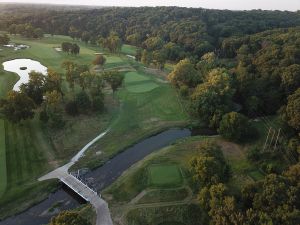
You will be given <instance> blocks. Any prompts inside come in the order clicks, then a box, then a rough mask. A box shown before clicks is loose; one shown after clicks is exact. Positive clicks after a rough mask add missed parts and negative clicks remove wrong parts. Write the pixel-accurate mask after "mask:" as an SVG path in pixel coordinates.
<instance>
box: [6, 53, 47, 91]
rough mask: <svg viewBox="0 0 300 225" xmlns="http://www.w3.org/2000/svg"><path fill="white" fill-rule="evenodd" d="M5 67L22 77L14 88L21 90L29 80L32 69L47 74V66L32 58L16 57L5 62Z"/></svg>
mask: <svg viewBox="0 0 300 225" xmlns="http://www.w3.org/2000/svg"><path fill="white" fill-rule="evenodd" d="M3 69H4V70H5V71H8V72H13V73H16V74H18V75H19V77H20V79H19V80H18V82H17V83H16V84H15V85H14V88H13V90H14V91H19V90H20V86H21V85H22V84H26V83H27V82H28V81H29V73H30V72H31V71H35V72H39V73H42V74H44V75H46V74H47V67H45V66H43V65H42V64H41V63H40V62H38V61H34V60H32V59H14V60H10V61H6V62H4V63H3Z"/></svg>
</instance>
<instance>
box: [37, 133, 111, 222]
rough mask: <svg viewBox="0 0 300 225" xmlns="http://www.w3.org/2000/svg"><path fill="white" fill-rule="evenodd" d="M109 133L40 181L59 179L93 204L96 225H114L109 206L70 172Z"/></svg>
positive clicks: (85, 147)
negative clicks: (90, 148) (89, 149)
mask: <svg viewBox="0 0 300 225" xmlns="http://www.w3.org/2000/svg"><path fill="white" fill-rule="evenodd" d="M108 131H109V129H108V130H106V131H105V132H103V133H101V134H100V135H98V136H97V137H96V138H94V139H93V140H92V141H90V142H89V143H88V144H87V145H86V146H84V147H83V148H82V149H81V150H80V151H79V152H78V153H77V154H76V155H75V156H74V157H73V158H72V159H71V161H70V162H69V163H67V164H66V165H64V166H62V167H59V168H57V169H56V170H53V171H52V172H50V173H48V174H46V175H45V176H42V177H40V178H39V179H38V180H39V181H44V180H49V179H59V180H60V181H61V182H63V183H64V184H65V185H67V186H68V187H69V188H71V189H72V190H73V191H74V192H76V193H77V194H78V195H79V196H81V197H82V198H83V199H85V200H86V201H87V202H89V203H91V204H92V206H93V207H94V208H95V210H96V213H97V221H96V225H113V223H112V219H111V216H110V211H109V208H108V204H107V203H106V202H105V201H104V200H103V199H102V198H101V197H100V196H99V195H98V194H97V192H96V191H94V190H92V189H91V188H90V187H88V186H87V185H86V184H84V183H83V182H82V181H80V180H79V179H78V178H76V177H74V176H73V175H71V174H70V173H69V172H68V170H69V168H70V167H71V166H73V165H74V164H75V163H76V162H77V161H78V160H79V159H80V158H81V157H82V156H83V155H84V153H85V152H86V151H87V150H88V148H89V147H91V146H92V145H93V144H94V143H96V142H97V141H98V140H99V139H101V138H102V137H103V136H104V135H105V134H106V133H107V132H108Z"/></svg>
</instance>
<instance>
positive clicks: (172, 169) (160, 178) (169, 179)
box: [148, 164, 183, 187]
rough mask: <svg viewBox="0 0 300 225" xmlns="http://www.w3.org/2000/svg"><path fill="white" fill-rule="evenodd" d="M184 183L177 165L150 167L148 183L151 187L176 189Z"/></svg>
mask: <svg viewBox="0 0 300 225" xmlns="http://www.w3.org/2000/svg"><path fill="white" fill-rule="evenodd" d="M182 181H183V178H182V175H181V172H180V169H179V168H178V166H177V165H164V164H157V165H151V166H149V167H148V182H149V185H150V186H156V187H166V186H168V187H174V186H178V185H181V184H182Z"/></svg>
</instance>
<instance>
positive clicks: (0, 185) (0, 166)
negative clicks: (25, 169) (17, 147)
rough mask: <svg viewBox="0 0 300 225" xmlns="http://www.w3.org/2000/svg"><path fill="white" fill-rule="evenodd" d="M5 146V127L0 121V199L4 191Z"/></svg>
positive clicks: (5, 181) (5, 178)
mask: <svg viewBox="0 0 300 225" xmlns="http://www.w3.org/2000/svg"><path fill="white" fill-rule="evenodd" d="M6 176H7V174H6V144H5V126H4V121H3V120H0V197H1V196H2V195H3V193H4V192H5V190H6V185H7V177H6Z"/></svg>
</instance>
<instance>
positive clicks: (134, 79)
mask: <svg viewBox="0 0 300 225" xmlns="http://www.w3.org/2000/svg"><path fill="white" fill-rule="evenodd" d="M125 85H126V89H127V90H128V91H130V92H132V93H144V92H148V91H152V90H153V89H155V88H157V87H159V85H158V84H156V83H155V82H153V81H152V80H151V79H150V77H147V76H145V75H143V74H140V73H137V72H128V73H126V74H125Z"/></svg>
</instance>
